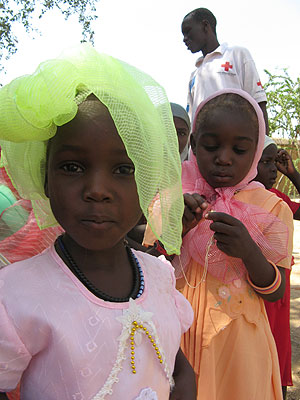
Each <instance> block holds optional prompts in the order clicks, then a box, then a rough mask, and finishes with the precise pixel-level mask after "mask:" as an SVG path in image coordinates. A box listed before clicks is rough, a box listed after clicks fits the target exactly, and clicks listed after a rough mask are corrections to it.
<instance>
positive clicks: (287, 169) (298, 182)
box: [276, 149, 300, 220]
mask: <svg viewBox="0 0 300 400" xmlns="http://www.w3.org/2000/svg"><path fill="white" fill-rule="evenodd" d="M276 166H277V169H278V171H280V172H281V173H282V174H283V175H285V176H287V177H288V178H289V180H290V181H291V182H292V183H293V184H294V186H295V187H296V189H297V191H298V193H299V194H300V174H299V172H298V171H297V170H296V168H295V166H294V163H293V160H292V157H291V156H290V155H289V153H288V152H287V151H286V150H284V149H279V150H278V153H277V160H276ZM294 219H297V220H300V207H299V208H298V210H297V211H296V212H295V214H294Z"/></svg>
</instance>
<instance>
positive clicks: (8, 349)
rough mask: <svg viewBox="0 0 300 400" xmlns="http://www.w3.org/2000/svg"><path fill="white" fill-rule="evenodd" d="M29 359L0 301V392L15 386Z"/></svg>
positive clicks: (29, 356) (7, 390)
mask: <svg viewBox="0 0 300 400" xmlns="http://www.w3.org/2000/svg"><path fill="white" fill-rule="evenodd" d="M30 360H31V355H30V354H29V352H28V350H27V349H26V347H25V346H24V344H23V343H22V341H21V339H20V338H19V336H18V334H17V332H16V330H15V327H14V326H13V324H12V321H11V320H10V318H9V316H8V315H7V312H6V310H5V307H4V306H3V304H2V303H0V392H1V391H2V392H9V391H10V390H12V389H14V388H15V387H16V386H17V384H18V382H19V380H20V379H21V376H22V373H23V371H24V370H25V369H26V368H27V366H28V364H29V362H30Z"/></svg>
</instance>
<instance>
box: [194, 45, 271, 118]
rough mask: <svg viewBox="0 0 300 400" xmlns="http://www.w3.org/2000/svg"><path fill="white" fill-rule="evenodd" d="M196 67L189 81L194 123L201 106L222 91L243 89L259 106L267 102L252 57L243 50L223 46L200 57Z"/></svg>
mask: <svg viewBox="0 0 300 400" xmlns="http://www.w3.org/2000/svg"><path fill="white" fill-rule="evenodd" d="M196 67H197V69H196V70H195V71H193V73H192V74H191V78H190V81H189V92H188V104H187V111H188V113H189V116H190V119H191V121H192V123H193V118H194V115H195V112H196V110H197V107H198V106H199V104H200V103H201V102H202V101H203V100H205V99H206V98H207V97H209V96H210V95H212V94H213V93H215V92H217V91H218V90H221V89H226V88H227V89H229V88H230V89H242V90H245V91H246V92H247V93H249V94H250V95H251V96H252V97H253V98H254V99H255V100H256V101H257V102H258V103H260V102H263V101H267V97H266V94H265V91H264V89H263V87H262V84H261V81H260V78H259V75H258V72H257V70H256V67H255V64H254V61H253V59H252V57H251V54H250V53H249V51H248V50H247V49H245V48H243V47H237V46H234V47H228V45H227V43H223V44H221V45H220V46H219V47H218V48H217V49H216V50H214V51H213V52H212V53H209V54H207V55H206V56H205V57H200V58H198V60H197V62H196Z"/></svg>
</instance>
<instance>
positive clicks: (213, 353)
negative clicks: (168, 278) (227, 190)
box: [177, 189, 293, 400]
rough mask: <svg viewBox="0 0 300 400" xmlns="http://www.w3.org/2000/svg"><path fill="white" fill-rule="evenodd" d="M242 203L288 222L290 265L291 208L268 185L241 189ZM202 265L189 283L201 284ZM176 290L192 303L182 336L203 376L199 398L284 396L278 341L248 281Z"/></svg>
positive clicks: (275, 399) (286, 263) (191, 269)
mask: <svg viewBox="0 0 300 400" xmlns="http://www.w3.org/2000/svg"><path fill="white" fill-rule="evenodd" d="M236 198H237V199H238V200H240V201H243V202H247V203H250V204H256V205H259V206H261V207H262V208H264V209H266V210H269V211H270V212H271V213H273V214H274V215H276V216H277V217H278V218H279V219H281V220H282V221H284V222H285V223H286V225H287V226H288V229H289V243H288V249H289V254H288V256H287V257H286V258H285V259H284V260H282V261H281V262H280V263H278V264H279V265H280V266H282V267H284V268H290V263H291V252H292V240H293V219H292V214H291V211H290V210H289V208H288V206H287V205H286V204H285V203H284V202H283V201H282V200H281V199H279V198H278V197H277V196H275V195H274V194H273V193H270V192H268V191H266V190H265V189H255V190H251V191H250V190H249V191H242V192H239V193H238V194H236ZM202 274H203V266H201V265H199V264H198V263H197V262H195V261H193V260H192V261H191V262H190V264H189V266H188V269H187V272H186V276H187V280H188V282H189V284H190V285H192V286H195V285H197V284H198V283H199V282H200V280H201V277H202ZM177 288H178V289H179V290H180V291H181V292H182V293H183V294H184V296H185V297H186V298H187V299H188V300H189V302H190V303H191V305H192V307H193V310H194V323H193V325H192V326H191V328H190V330H189V331H188V332H187V333H186V334H185V335H184V336H183V339H182V350H183V351H184V353H185V355H186V356H187V358H188V360H189V361H190V363H191V365H192V366H193V368H194V370H195V372H196V374H197V379H198V397H197V398H198V399H200V400H202V399H203V400H207V399H209V400H229V399H230V400H233V399H234V400H235V399H237V400H240V399H241V400H281V399H282V392H281V382H280V372H279V365H278V359H277V352H276V346H275V342H274V340H273V336H272V333H271V330H270V328H269V323H268V320H267V316H266V313H265V308H264V303H263V300H262V298H261V297H259V296H258V295H257V294H256V293H255V292H254V290H253V289H252V288H251V286H250V285H249V284H248V283H247V281H246V279H245V280H241V279H236V280H235V281H233V282H232V283H230V284H224V283H222V282H220V281H218V280H217V279H216V278H214V277H212V276H211V275H209V274H208V275H207V279H206V281H205V282H203V283H201V284H200V286H199V287H198V288H197V289H193V288H191V287H189V286H188V285H187V284H186V282H185V280H184V278H181V279H179V280H178V281H177Z"/></svg>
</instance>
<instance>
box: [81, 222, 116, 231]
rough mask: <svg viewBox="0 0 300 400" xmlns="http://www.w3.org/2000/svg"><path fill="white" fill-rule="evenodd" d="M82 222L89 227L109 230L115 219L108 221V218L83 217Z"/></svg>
mask: <svg viewBox="0 0 300 400" xmlns="http://www.w3.org/2000/svg"><path fill="white" fill-rule="evenodd" d="M81 223H82V224H83V225H84V226H85V227H87V228H89V229H95V230H107V229H108V228H110V227H111V226H112V225H113V224H114V222H113V221H108V220H92V219H83V220H81Z"/></svg>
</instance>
